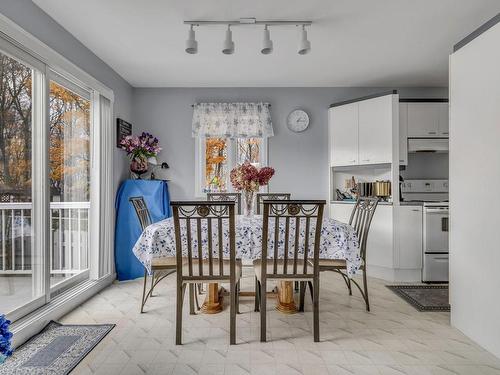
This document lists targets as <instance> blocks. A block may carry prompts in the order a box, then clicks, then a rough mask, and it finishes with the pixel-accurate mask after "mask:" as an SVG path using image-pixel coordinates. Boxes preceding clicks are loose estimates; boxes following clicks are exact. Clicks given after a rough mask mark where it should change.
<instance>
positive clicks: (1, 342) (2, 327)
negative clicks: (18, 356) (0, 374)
mask: <svg viewBox="0 0 500 375" xmlns="http://www.w3.org/2000/svg"><path fill="white" fill-rule="evenodd" d="M9 326H10V320H8V319H7V318H6V317H5V315H3V314H2V315H0V364H2V363H4V362H5V360H6V359H7V357H10V356H11V355H12V348H11V346H10V345H11V340H12V332H10V331H9Z"/></svg>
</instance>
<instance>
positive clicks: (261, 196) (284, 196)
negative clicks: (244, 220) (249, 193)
mask: <svg viewBox="0 0 500 375" xmlns="http://www.w3.org/2000/svg"><path fill="white" fill-rule="evenodd" d="M291 195H292V194H290V193H257V215H261V214H262V211H263V205H262V203H263V202H264V200H271V201H272V200H274V201H278V200H290V197H291Z"/></svg>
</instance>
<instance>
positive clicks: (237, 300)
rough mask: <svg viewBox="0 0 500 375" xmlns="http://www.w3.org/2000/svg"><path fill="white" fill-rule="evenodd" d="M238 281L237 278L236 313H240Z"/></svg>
mask: <svg viewBox="0 0 500 375" xmlns="http://www.w3.org/2000/svg"><path fill="white" fill-rule="evenodd" d="M240 282H241V280H238V282H237V283H236V314H240Z"/></svg>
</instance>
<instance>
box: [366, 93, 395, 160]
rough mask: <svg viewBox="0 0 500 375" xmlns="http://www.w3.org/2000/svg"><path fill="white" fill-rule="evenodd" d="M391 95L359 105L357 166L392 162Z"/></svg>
mask: <svg viewBox="0 0 500 375" xmlns="http://www.w3.org/2000/svg"><path fill="white" fill-rule="evenodd" d="M392 112H393V111H392V95H386V96H381V97H378V98H374V99H369V100H365V101H362V102H360V103H359V164H380V163H391V162H392Z"/></svg>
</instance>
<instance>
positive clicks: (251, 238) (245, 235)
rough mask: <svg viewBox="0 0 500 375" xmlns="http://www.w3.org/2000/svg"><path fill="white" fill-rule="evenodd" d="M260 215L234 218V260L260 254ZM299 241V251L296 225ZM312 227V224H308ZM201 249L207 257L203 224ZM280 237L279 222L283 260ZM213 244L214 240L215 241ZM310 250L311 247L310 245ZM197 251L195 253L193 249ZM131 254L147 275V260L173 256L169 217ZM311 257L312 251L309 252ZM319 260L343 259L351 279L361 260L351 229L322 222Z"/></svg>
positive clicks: (226, 250)
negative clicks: (145, 270)
mask: <svg viewBox="0 0 500 375" xmlns="http://www.w3.org/2000/svg"><path fill="white" fill-rule="evenodd" d="M262 222H263V220H262V216H260V215H256V216H253V217H246V216H237V217H236V258H239V259H242V260H253V259H259V258H260V254H261V251H262ZM294 223H295V222H294V220H291V221H290V236H291V237H292V234H294V233H295V224H294ZM195 225H196V223H195V221H192V230H191V233H194V235H192V238H191V241H192V246H193V249H197V241H198V240H197V237H198V236H197V234H196V230H197V229H196V227H195ZM212 225H213V226H212V233H213V236H212V237H217V235H216V234H217V233H218V232H217V222H216V221H213V224H212ZM299 225H300V228H301V230H300V231H299V232H300V242H299V249H300V248H303V246H301V244H303V243H304V239H305V225H303V224H299ZM312 227H313V225H312ZM186 232H187V231H186V228H181V237H182V241H183V249H186V245H187V236H186ZM201 232H202V236H201V238H202V249H203V252H204V254H203V256H204V257H208V254H207V253H206V252H207V248H208V245H207V244H208V228H207V223H206V221H205V223H204V224H203V225H202V227H201ZM269 233H270V234H269V239H268V241H269V243H268V245H269V249H270V250H269V252H268V254H269V256H272V255H273V253H274V223H273V222H272V221H270V222H269ZM310 235H311V237H310V240H309V244H312V243H314V231H313V230H312V229H311V230H310ZM223 237H224V239H225V240H223V252H224V256H225V257H229V248H228V241H227V240H228V238H229V230H228V226H227V224H226V225H223ZM284 237H285V224H284V223H283V224H282V225H281V223H280V236H279V244H278V250H279V257H280V258H281V257H283V253H284ZM291 237H290V240H289V254H290V255H291V254H293V251H294V246H295V245H294V241H295V239H294V238H291ZM213 241H217V240H216V239H215V240H213ZM311 248H312V246H311ZM213 249H217V244H213ZM196 251H197V250H196ZM133 252H134V254H135V256H136V257H137V259H139V261H140V262H141V263H142V264H143V265H144V267H146V269H147V270H148V272H151V261H152V260H153V258H155V257H169V256H171V257H175V255H176V250H175V233H174V221H173V218H168V219H165V220H163V221H159V222H157V223H155V224H152V225H150V226H148V227H147V228H146V229H145V230H144V232H143V233H142V235H141V237H139V239H138V240H137V242H136V244H135V246H134V248H133ZM310 255H311V256H312V252H310ZM320 258H321V259H345V260H346V263H347V273H348V275H349V276H351V277H352V276H354V274H355V273H356V271H357V270H358V269H359V266H360V265H361V258H360V256H359V245H358V237H357V235H356V232H355V231H354V229H353V228H352V227H351V226H350V225H348V224H345V223H341V222H339V221H336V220H333V219H327V218H325V219H323V225H322V229H321V243H320Z"/></svg>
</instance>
